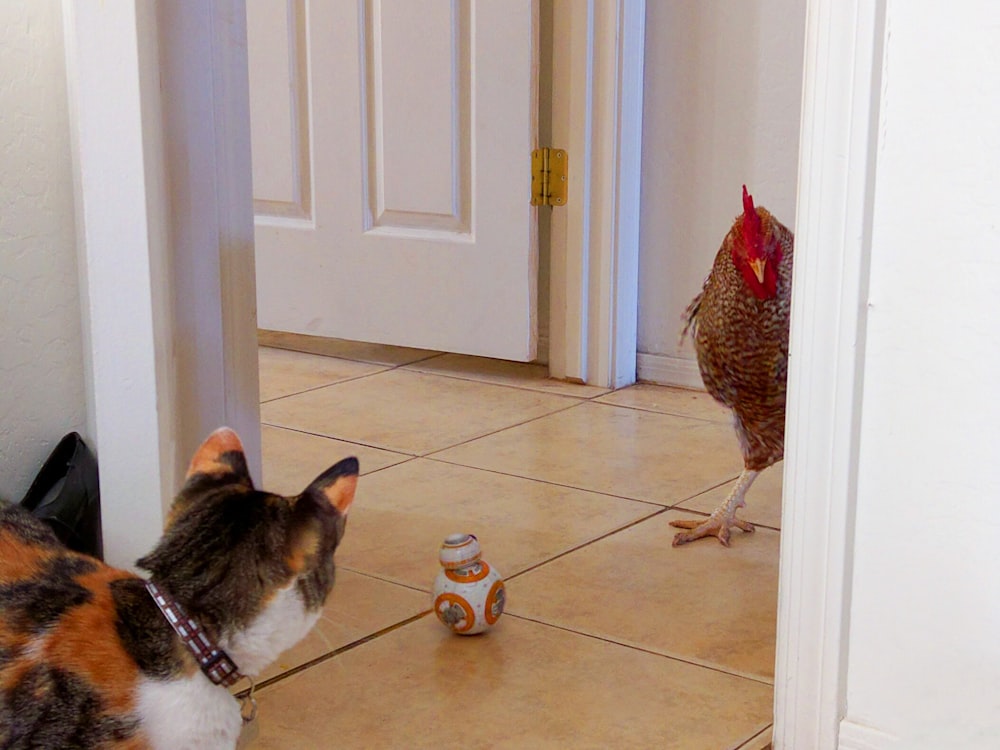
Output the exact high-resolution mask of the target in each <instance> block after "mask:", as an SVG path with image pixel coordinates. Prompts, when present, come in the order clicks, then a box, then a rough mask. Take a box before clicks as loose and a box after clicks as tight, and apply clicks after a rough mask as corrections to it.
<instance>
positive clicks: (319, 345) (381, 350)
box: [257, 330, 438, 367]
mask: <svg viewBox="0 0 1000 750" xmlns="http://www.w3.org/2000/svg"><path fill="white" fill-rule="evenodd" d="M257 341H258V342H259V343H260V345H261V346H273V347H276V348H280V349H291V350H293V351H297V352H311V353H312V354H322V355H324V356H326V357H340V358H342V359H353V360H356V361H358V362H371V363H373V364H377V365H390V366H393V367H395V366H397V365H405V364H407V363H409V362H416V361H417V360H420V359H425V358H427V357H433V356H434V355H435V354H437V353H438V352H433V351H428V350H426V349H410V348H407V347H405V346H389V345H388V344H368V343H365V342H363V341H348V340H347V339H328V338H324V337H322V336H306V335H304V334H298V333H284V332H282V331H264V330H260V331H258V332H257Z"/></svg>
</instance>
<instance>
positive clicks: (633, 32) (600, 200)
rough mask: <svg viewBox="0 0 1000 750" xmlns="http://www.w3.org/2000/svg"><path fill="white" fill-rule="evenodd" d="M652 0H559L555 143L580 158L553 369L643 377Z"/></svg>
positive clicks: (556, 225) (559, 373)
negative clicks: (646, 65)
mask: <svg viewBox="0 0 1000 750" xmlns="http://www.w3.org/2000/svg"><path fill="white" fill-rule="evenodd" d="M645 22H646V3H645V0H616V1H615V2H596V0H588V2H586V3H581V2H578V1H577V0H554V3H553V27H554V29H555V32H554V34H553V37H554V50H553V66H552V67H553V72H552V77H553V83H552V91H553V94H552V100H553V101H552V109H553V115H552V139H553V143H552V145H553V146H555V147H558V148H566V149H567V150H568V151H569V155H570V169H569V171H570V185H569V198H568V201H567V205H566V206H565V207H561V208H555V209H553V215H552V239H551V275H550V285H551V286H550V295H551V296H550V302H549V308H550V311H549V371H550V374H551V375H552V376H553V377H557V378H568V379H571V380H580V381H583V382H586V383H590V384H593V385H600V386H604V387H613V388H619V387H621V386H624V385H628V384H630V383H633V382H635V369H636V337H637V316H638V295H639V195H640V174H641V162H640V159H641V147H642V81H643V59H644V47H645Z"/></svg>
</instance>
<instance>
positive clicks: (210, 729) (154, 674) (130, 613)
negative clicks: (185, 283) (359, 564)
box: [0, 428, 358, 750]
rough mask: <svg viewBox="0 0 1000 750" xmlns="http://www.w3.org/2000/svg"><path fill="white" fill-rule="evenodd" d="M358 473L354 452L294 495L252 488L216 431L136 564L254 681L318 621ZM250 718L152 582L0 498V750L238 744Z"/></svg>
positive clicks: (229, 441) (225, 432) (241, 460)
mask: <svg viewBox="0 0 1000 750" xmlns="http://www.w3.org/2000/svg"><path fill="white" fill-rule="evenodd" d="M357 477H358V462H357V459H355V458H347V459H344V460H343V461H341V462H339V463H337V464H336V465H334V466H332V467H331V468H330V469H328V470H327V471H325V472H324V473H323V474H321V475H320V476H319V477H318V478H317V479H316V480H314V481H313V482H312V483H311V484H310V485H309V486H308V487H307V488H306V489H305V490H304V491H303V492H302V493H301V494H300V495H297V496H293V497H282V496H280V495H274V494H271V493H267V492H261V491H258V490H256V489H254V487H253V483H252V482H251V480H250V475H249V472H248V471H247V465H246V458H245V456H244V454H243V448H242V446H241V444H240V441H239V438H238V437H237V436H236V433H234V432H233V431H232V430H229V429H227V428H222V429H220V430H217V431H216V432H214V433H212V435H211V436H209V438H208V439H207V440H206V441H205V442H204V443H203V444H202V446H201V447H200V448H199V449H198V451H197V452H196V453H195V456H194V458H193V459H192V461H191V465H190V468H189V469H188V472H187V477H186V479H185V484H184V487H183V488H182V489H181V491H180V493H178V495H177V497H176V498H175V499H174V501H173V504H172V506H171V509H170V512H169V515H168V518H167V522H166V530H165V532H164V535H163V537H162V538H161V539H160V541H159V543H158V544H157V545H156V547H155V548H154V550H153V551H152V552H151V553H150V554H149V555H147V556H146V557H143V558H142V559H140V560H139V561H138V563H137V564H138V565H139V567H141V568H143V569H145V570H148V571H149V573H150V579H151V580H152V581H154V582H155V583H157V585H159V586H160V587H161V588H163V589H164V590H165V591H167V592H168V593H169V594H170V595H171V596H172V597H173V598H174V599H175V600H176V601H178V602H179V603H180V604H181V606H183V607H184V609H185V610H186V611H187V613H188V615H190V616H191V617H193V618H194V619H196V620H197V621H198V622H199V623H200V624H201V626H202V628H203V629H204V630H205V631H206V632H207V633H208V634H209V635H210V636H211V637H212V638H213V639H214V640H215V641H216V643H218V644H219V645H220V646H221V647H222V648H223V649H225V651H226V652H227V653H228V654H229V656H230V657H231V658H232V660H233V661H234V662H235V663H236V664H237V666H238V667H239V669H240V671H241V673H243V674H246V675H250V676H254V675H256V674H259V673H260V672H261V671H262V670H263V669H264V668H265V667H266V666H267V665H268V664H270V663H271V662H272V661H273V660H274V659H275V658H276V657H277V656H278V655H279V654H280V653H281V652H282V651H284V650H286V649H287V648H289V647H291V646H293V645H294V644H295V643H297V642H298V641H299V640H300V639H301V638H302V637H303V636H305V634H306V633H308V632H309V630H310V629H311V628H312V627H313V625H314V624H315V623H316V621H317V620H318V619H319V617H320V613H321V610H322V607H323V604H324V602H325V601H326V598H327V595H328V594H329V592H330V590H331V588H332V586H333V581H334V564H333V553H334V550H335V549H336V547H337V545H338V544H339V543H340V540H341V538H342V537H343V533H344V527H345V523H346V517H347V512H348V510H349V508H350V506H351V503H352V502H353V499H354V493H355V488H356V485H357ZM241 726H242V720H241V718H240V712H239V704H238V703H237V702H236V700H235V699H234V698H233V697H232V695H231V694H230V692H229V690H228V689H227V688H225V687H222V686H218V685H215V684H213V683H212V682H211V681H210V680H209V679H208V678H207V677H206V676H205V675H204V674H203V673H202V671H201V670H200V668H199V667H198V664H197V662H196V661H195V659H194V657H193V656H192V655H191V654H190V652H189V651H188V650H187V649H186V648H185V646H184V645H183V643H182V642H181V641H180V639H179V638H178V636H177V635H176V634H175V633H174V631H173V629H172V628H171V626H170V625H169V623H168V622H167V621H166V619H165V618H164V616H163V614H162V613H161V612H160V610H159V609H158V608H157V606H156V604H155V602H154V601H153V599H152V597H151V596H150V595H149V593H148V592H147V591H146V588H145V582H144V580H143V579H141V578H139V577H138V576H136V575H134V574H133V573H130V572H127V571H123V570H117V569H115V568H112V567H110V566H107V565H105V564H104V563H102V562H99V561H98V560H95V559H93V558H90V557H87V556H85V555H81V554H78V553H75V552H71V551H70V550H68V549H66V548H65V547H63V546H62V545H61V544H60V542H59V541H58V539H56V537H55V535H54V534H53V533H52V532H51V531H50V529H49V528H48V527H47V526H46V525H45V524H44V523H42V522H41V521H39V520H37V519H35V518H34V517H33V516H31V515H30V514H29V513H28V512H27V511H25V510H24V509H22V508H20V507H19V506H16V505H11V504H8V503H2V502H0V748H3V750H29V749H31V750H34V749H35V748H39V749H40V748H44V749H45V750H59V749H60V748H86V749H87V750H90V749H91V748H93V749H99V750H104V749H105V748H107V749H108V750H112V749H113V750H139V749H140V748H152V749H153V750H160V749H161V748H172V749H175V750H181V749H185V748H190V749H191V750H195V749H197V750H215V749H216V748H218V749H219V750H223V749H224V750H231V748H234V747H235V746H236V743H237V740H238V738H239V734H240V729H241Z"/></svg>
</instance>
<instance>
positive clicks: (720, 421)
mask: <svg viewBox="0 0 1000 750" xmlns="http://www.w3.org/2000/svg"><path fill="white" fill-rule="evenodd" d="M612 393H614V391H612ZM604 395H605V396H606V395H608V394H606V393H605V394H604ZM600 398H601V397H600V396H596V397H595V399H600ZM594 403H595V404H600V405H601V406H614V407H615V408H618V409H631V410H632V411H642V412H645V413H647V414H662V415H663V416H665V417H677V418H678V419H693V420H694V421H696V422H704V423H706V424H721V425H725V426H727V427H729V426H732V425H731V423H730V422H729V421H727V420H725V419H707V418H705V417H693V416H691V415H690V414H677V413H676V412H672V411H661V410H659V409H649V408H647V407H643V406H633V405H631V404H616V403H614V402H611V401H600V400H595V401H594Z"/></svg>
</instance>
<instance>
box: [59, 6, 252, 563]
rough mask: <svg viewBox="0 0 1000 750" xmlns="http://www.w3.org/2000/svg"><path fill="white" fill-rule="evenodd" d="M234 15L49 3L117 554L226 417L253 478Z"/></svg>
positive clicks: (246, 223)
mask: <svg viewBox="0 0 1000 750" xmlns="http://www.w3.org/2000/svg"><path fill="white" fill-rule="evenodd" d="M244 13H245V10H244V8H243V6H242V4H241V3H239V2H237V1H236V0H223V1H222V2H212V1H210V0H192V2H187V3H181V4H174V3H158V4H151V3H104V2H101V1H100V0H65V2H64V3H63V14H64V36H65V41H66V69H67V82H68V96H69V111H70V128H71V144H72V145H71V150H72V157H73V164H74V183H75V202H76V216H77V239H78V256H79V259H80V263H79V266H80V274H81V306H82V309H83V312H82V318H83V321H84V335H85V342H84V347H85V362H86V367H87V378H88V404H87V409H88V421H89V425H90V426H91V428H92V433H93V434H94V435H95V449H96V453H97V456H98V462H99V464H100V470H101V504H102V521H103V530H104V536H105V539H104V550H105V555H106V556H107V558H108V560H109V562H111V563H113V564H115V565H118V566H122V567H129V566H131V565H132V563H133V561H134V560H135V559H136V558H137V557H139V556H140V555H142V554H145V553H146V552H148V551H149V550H150V549H151V548H152V546H153V544H154V543H155V541H156V540H157V539H158V538H159V536H160V534H161V533H162V528H163V518H164V514H165V510H166V508H167V506H168V505H169V502H170V500H171V498H172V497H173V495H174V493H175V492H176V490H177V487H178V486H179V483H180V480H181V478H182V476H183V471H184V469H185V467H186V464H187V461H188V460H189V459H190V456H191V454H192V453H193V451H194V449H195V448H196V447H197V445H198V444H199V443H200V442H201V440H202V439H203V438H204V436H205V435H206V434H207V432H208V431H210V430H211V429H214V428H215V427H217V426H219V425H220V424H222V423H228V424H230V425H231V426H233V427H235V428H236V429H237V430H239V431H240V433H241V436H242V437H243V440H244V446H245V447H246V449H247V453H248V460H249V462H250V464H251V467H254V468H255V470H256V473H257V476H259V466H260V436H259V430H260V427H259V416H258V415H259V406H258V395H257V367H256V320H255V313H254V310H255V295H254V284H253V278H254V277H253V217H252V208H251V206H252V204H251V198H250V192H249V191H250V145H249V115H248V114H247V110H248V97H249V95H248V84H247V81H246V76H247V73H246V49H245V47H246V28H245V15H244Z"/></svg>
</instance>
